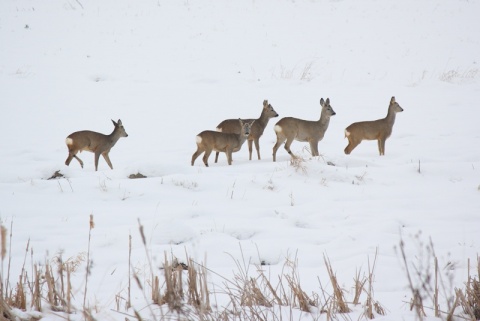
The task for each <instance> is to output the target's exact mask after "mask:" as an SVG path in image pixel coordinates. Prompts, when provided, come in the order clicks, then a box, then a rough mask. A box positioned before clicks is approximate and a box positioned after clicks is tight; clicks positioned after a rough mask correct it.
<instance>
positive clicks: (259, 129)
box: [215, 100, 278, 163]
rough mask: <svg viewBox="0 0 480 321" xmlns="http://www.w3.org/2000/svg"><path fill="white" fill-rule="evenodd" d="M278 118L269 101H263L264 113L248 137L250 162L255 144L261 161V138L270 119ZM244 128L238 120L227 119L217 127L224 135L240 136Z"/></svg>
mask: <svg viewBox="0 0 480 321" xmlns="http://www.w3.org/2000/svg"><path fill="white" fill-rule="evenodd" d="M273 117H278V114H277V112H276V111H275V109H273V107H272V105H270V104H269V103H268V100H264V101H263V108H262V113H261V114H260V117H259V118H258V119H255V122H254V123H253V125H252V127H251V128H250V135H249V136H248V138H247V139H248V152H249V160H252V143H255V149H256V150H257V156H258V159H260V143H259V140H260V137H261V136H262V135H263V131H264V130H265V127H267V124H268V121H269V120H270V118H273ZM253 120H254V119H243V121H244V122H251V121H253ZM241 130H242V127H241V125H240V123H239V122H238V120H237V119H227V120H224V121H222V122H221V123H220V124H219V125H218V126H217V131H219V132H222V133H232V134H240V132H241ZM219 154H220V152H216V154H215V163H216V162H217V161H218V155H219Z"/></svg>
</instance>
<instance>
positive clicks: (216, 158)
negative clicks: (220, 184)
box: [215, 152, 220, 163]
mask: <svg viewBox="0 0 480 321" xmlns="http://www.w3.org/2000/svg"><path fill="white" fill-rule="evenodd" d="M218 155H220V152H215V163H217V162H218Z"/></svg>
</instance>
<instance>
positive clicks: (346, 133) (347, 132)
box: [345, 129, 350, 137]
mask: <svg viewBox="0 0 480 321" xmlns="http://www.w3.org/2000/svg"><path fill="white" fill-rule="evenodd" d="M347 136H350V132H349V131H347V130H346V129H345V137H347Z"/></svg>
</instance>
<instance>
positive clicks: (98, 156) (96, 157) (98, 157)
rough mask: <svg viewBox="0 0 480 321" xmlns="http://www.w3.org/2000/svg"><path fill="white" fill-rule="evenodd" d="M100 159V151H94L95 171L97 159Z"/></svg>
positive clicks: (96, 169)
mask: <svg viewBox="0 0 480 321" xmlns="http://www.w3.org/2000/svg"><path fill="white" fill-rule="evenodd" d="M99 159H100V153H99V152H95V171H98V160H99Z"/></svg>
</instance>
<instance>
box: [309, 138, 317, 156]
mask: <svg viewBox="0 0 480 321" xmlns="http://www.w3.org/2000/svg"><path fill="white" fill-rule="evenodd" d="M310 150H311V152H312V156H319V153H318V142H315V141H310Z"/></svg>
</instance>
